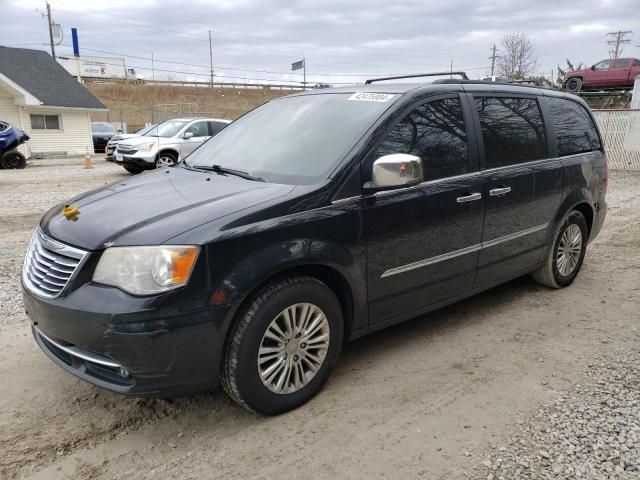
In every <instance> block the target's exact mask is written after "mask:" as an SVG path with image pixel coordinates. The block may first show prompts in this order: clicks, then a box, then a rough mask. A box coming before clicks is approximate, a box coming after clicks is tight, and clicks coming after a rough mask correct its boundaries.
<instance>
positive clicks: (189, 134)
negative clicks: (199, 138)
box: [182, 132, 193, 140]
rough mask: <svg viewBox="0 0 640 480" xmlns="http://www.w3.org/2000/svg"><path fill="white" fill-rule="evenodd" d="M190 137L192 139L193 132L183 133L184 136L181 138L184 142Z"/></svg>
mask: <svg viewBox="0 0 640 480" xmlns="http://www.w3.org/2000/svg"><path fill="white" fill-rule="evenodd" d="M192 137H193V132H184V135H182V138H184V139H185V140H187V139H189V138H192Z"/></svg>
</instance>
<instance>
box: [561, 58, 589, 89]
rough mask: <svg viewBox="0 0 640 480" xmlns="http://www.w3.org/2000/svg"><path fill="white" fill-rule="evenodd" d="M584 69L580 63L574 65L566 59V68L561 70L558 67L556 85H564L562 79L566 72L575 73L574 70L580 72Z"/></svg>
mask: <svg viewBox="0 0 640 480" xmlns="http://www.w3.org/2000/svg"><path fill="white" fill-rule="evenodd" d="M583 68H584V64H583V63H582V62H580V63H578V64H574V63H573V62H572V61H571V60H569V59H568V58H567V67H566V68H562V67H561V66H560V65H558V77H557V78H556V84H557V85H562V84H563V83H564V77H565V75H566V74H567V72H575V71H576V70H582V69H583Z"/></svg>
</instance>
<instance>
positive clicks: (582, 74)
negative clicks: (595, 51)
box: [564, 58, 640, 93]
mask: <svg viewBox="0 0 640 480" xmlns="http://www.w3.org/2000/svg"><path fill="white" fill-rule="evenodd" d="M638 75H640V60H638V59H637V58H618V59H609V58H608V59H605V60H601V61H600V62H598V63H596V64H595V65H592V66H591V68H586V69H582V70H575V71H573V72H567V74H566V75H565V80H564V86H565V88H566V89H567V90H568V91H570V92H574V93H575V92H579V91H580V90H587V89H600V88H631V87H633V82H634V81H635V78H636V77H637V76H638Z"/></svg>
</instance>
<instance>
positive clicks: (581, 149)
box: [22, 80, 608, 414]
mask: <svg viewBox="0 0 640 480" xmlns="http://www.w3.org/2000/svg"><path fill="white" fill-rule="evenodd" d="M607 176H608V172H607V162H606V158H605V154H604V151H603V147H602V142H601V138H600V135H599V132H598V129H597V127H596V124H595V122H594V119H593V116H592V114H591V113H590V111H589V109H588V108H587V105H586V104H585V103H584V101H582V100H581V99H580V98H578V97H576V96H573V95H570V94H563V93H560V92H556V91H552V90H544V89H537V88H530V87H522V86H514V85H508V84H498V83H483V82H479V81H457V80H443V81H436V82H433V83H423V84H406V83H395V84H391V83H373V84H370V85H365V86H354V87H350V88H335V89H323V90H319V91H313V92H304V93H300V94H296V95H292V96H288V97H284V98H280V99H277V100H273V101H270V102H268V103H266V104H264V105H262V106H260V107H258V108H256V109H255V110H253V111H251V112H249V113H247V114H246V115H244V116H243V117H241V118H240V119H239V120H237V121H235V122H233V123H232V124H230V125H229V126H228V127H227V128H225V129H224V130H223V131H222V132H220V133H219V134H218V135H216V136H215V137H213V138H212V139H210V140H209V141H207V142H206V143H204V144H203V145H202V146H201V147H200V148H198V149H197V150H196V151H195V152H194V153H192V154H191V155H190V156H189V157H188V158H186V159H185V160H184V161H183V162H182V163H180V164H178V165H176V166H175V167H173V168H165V169H162V170H157V171H155V172H152V173H149V174H145V175H141V176H138V177H135V178H130V179H126V180H123V181H119V182H117V183H114V184H112V185H109V186H106V187H102V188H99V189H97V190H93V191H91V192H88V193H85V194H83V195H80V196H78V197H76V198H74V199H72V200H70V201H69V202H67V204H66V205H62V204H61V205H58V206H56V207H54V208H53V209H52V210H50V211H49V212H48V213H47V214H46V215H45V216H44V217H43V218H42V220H41V222H40V224H39V226H38V227H37V229H36V231H35V233H34V235H33V238H32V241H31V243H30V245H29V249H28V252H27V255H26V259H25V263H24V270H23V276H22V282H23V287H24V288H23V290H24V303H25V308H26V311H27V313H28V315H29V317H30V319H31V321H32V329H33V334H34V337H35V340H36V342H37V343H38V345H39V346H40V348H41V349H42V350H43V351H44V352H45V353H46V355H48V356H49V358H51V359H52V360H53V361H54V362H55V363H57V364H58V365H59V366H61V367H62V368H64V369H65V370H67V371H68V372H70V373H72V374H74V375H76V376H78V377H80V378H81V379H84V380H86V381H88V382H91V383H93V384H95V385H98V386H100V387H103V388H106V389H109V390H112V391H115V392H119V393H123V394H130V395H139V396H157V397H171V396H176V395H180V394H184V393H187V392H193V391H197V390H203V389H207V388H212V387H215V386H216V385H218V384H219V383H221V384H222V385H223V387H224V389H225V390H226V392H227V394H228V395H229V396H231V397H232V398H233V399H234V400H235V401H236V402H237V403H239V404H240V405H242V406H243V407H245V408H247V409H250V410H254V411H257V412H261V413H264V414H277V413H280V412H284V411H287V410H289V409H292V408H295V407H297V406H299V405H301V404H303V403H304V402H306V401H307V400H309V399H310V398H311V397H313V396H314V395H315V394H316V393H317V392H318V391H319V390H320V388H321V387H322V385H323V384H324V383H325V381H326V380H327V378H328V377H329V374H330V373H331V370H332V369H333V367H334V365H335V364H336V361H337V359H338V357H339V354H340V351H341V348H342V345H343V343H344V342H345V341H348V340H352V339H355V338H357V337H360V336H362V335H365V334H367V333H369V332H372V331H375V330H378V329H381V328H384V327H386V326H389V325H392V324H395V323H397V322H401V321H403V320H406V319H409V318H412V317H415V316H417V315H420V314H424V313H426V312H429V311H432V310H435V309H437V308H440V307H442V306H444V305H447V304H450V303H453V302H455V301H457V300H460V299H462V298H465V297H469V296H471V295H474V294H476V293H478V292H480V291H483V290H487V289H489V288H491V287H493V286H495V285H498V284H500V283H503V282H506V281H508V280H511V279H513V278H516V277H519V276H522V275H525V274H529V273H531V274H532V275H533V278H534V279H535V280H536V281H538V282H540V283H542V284H544V285H547V286H549V287H553V288H561V287H565V286H567V285H569V284H571V282H572V281H573V280H574V278H575V277H576V275H577V274H578V272H579V271H580V267H581V265H582V262H583V259H584V255H585V250H586V247H587V243H588V242H589V241H590V240H592V239H593V238H594V237H595V236H596V235H597V234H598V232H599V231H600V228H601V226H602V223H603V221H604V218H605V214H606V208H607V207H606V203H605V193H606V188H607Z"/></svg>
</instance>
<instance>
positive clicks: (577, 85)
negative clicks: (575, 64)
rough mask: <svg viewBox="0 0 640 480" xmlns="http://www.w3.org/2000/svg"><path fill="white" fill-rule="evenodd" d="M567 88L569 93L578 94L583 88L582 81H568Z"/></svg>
mask: <svg viewBox="0 0 640 480" xmlns="http://www.w3.org/2000/svg"><path fill="white" fill-rule="evenodd" d="M566 88H567V91H569V92H572V93H578V92H579V91H580V89H581V88H582V79H581V78H570V79H569V80H567V84H566Z"/></svg>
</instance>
